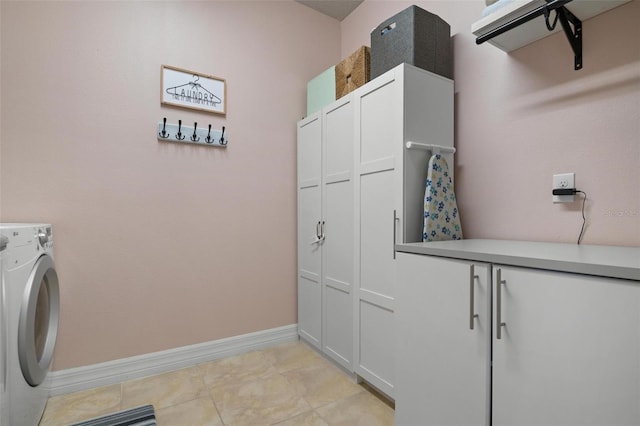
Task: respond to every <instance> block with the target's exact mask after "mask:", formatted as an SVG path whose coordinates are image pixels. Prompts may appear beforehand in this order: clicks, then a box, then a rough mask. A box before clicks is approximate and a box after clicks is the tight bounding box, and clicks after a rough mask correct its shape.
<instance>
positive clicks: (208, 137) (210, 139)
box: [204, 124, 213, 143]
mask: <svg viewBox="0 0 640 426" xmlns="http://www.w3.org/2000/svg"><path fill="white" fill-rule="evenodd" d="M204 141H205V142H206V143H213V138H212V137H211V124H209V133H207V137H206V138H204Z"/></svg>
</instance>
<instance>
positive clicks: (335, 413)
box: [40, 342, 394, 426]
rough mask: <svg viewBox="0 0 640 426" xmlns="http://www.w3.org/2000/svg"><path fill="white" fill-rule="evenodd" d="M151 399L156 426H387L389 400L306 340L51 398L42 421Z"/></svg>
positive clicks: (63, 423) (63, 420) (60, 422)
mask: <svg viewBox="0 0 640 426" xmlns="http://www.w3.org/2000/svg"><path fill="white" fill-rule="evenodd" d="M145 404H153V407H154V409H155V413H156V419H157V422H158V426H205V425H206V426H209V425H211V426H232V425H238V426H245V425H261V426H262V425H265V426H266V425H278V426H301V425H307V426H334V425H345V426H347V425H348V426H356V425H362V426H377V425H380V426H384V425H393V417H394V410H393V408H392V404H391V403H389V402H388V401H386V400H384V399H383V398H380V397H378V396H376V395H375V394H374V393H373V392H371V391H370V390H369V389H367V388H366V387H364V386H362V385H358V384H355V383H354V381H353V378H352V377H350V376H349V375H347V374H346V373H345V372H343V371H342V370H340V369H339V368H337V367H336V366H335V365H333V364H332V363H331V362H329V361H327V360H326V359H324V358H323V357H322V356H320V355H319V354H318V353H317V352H315V351H314V350H313V349H311V348H309V347H308V346H307V345H306V344H304V343H302V342H292V343H286V344H283V345H278V346H274V347H272V348H268V349H264V350H261V351H255V352H248V353H245V354H242V355H237V356H233V357H229V358H223V359H219V360H216V361H212V362H208V363H204V364H199V365H196V366H194V367H190V368H185V369H182V370H177V371H172V372H169V373H165V374H160V375H157V376H152V377H146V378H142V379H137V380H132V381H128V382H124V383H120V384H116V385H111V386H105V387H102V388H96V389H90V390H87V391H82V392H77V393H72V394H68V395H61V396H55V397H52V398H51V399H50V400H49V402H48V404H47V408H46V410H45V413H44V416H43V417H42V421H41V422H40V426H67V425H68V424H70V423H74V422H78V421H82V420H86V419H89V418H93V417H97V416H102V415H105V414H109V413H112V412H115V411H119V410H125V409H128V408H132V407H136V406H139V405H145Z"/></svg>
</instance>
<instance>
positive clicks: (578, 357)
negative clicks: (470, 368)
mask: <svg viewBox="0 0 640 426" xmlns="http://www.w3.org/2000/svg"><path fill="white" fill-rule="evenodd" d="M495 268H496V269H495V271H494V274H493V275H494V277H495V278H494V279H495V281H496V282H495V284H494V285H495V286H496V288H495V290H494V297H496V300H495V302H494V309H495V313H494V315H495V318H496V323H498V315H499V323H504V325H503V326H502V327H500V334H501V335H500V336H499V337H500V339H498V338H497V337H498V336H497V334H498V333H497V330H494V331H495V335H494V340H493V424H494V425H496V426H518V425H536V426H545V425H549V426H557V425H581V426H582V425H593V426H595V425H598V426H602V425H607V426H614V425H627V426H631V425H636V426H637V425H638V424H640V408H639V406H640V404H639V402H640V284H639V283H638V282H637V281H636V282H634V281H626V280H619V279H607V278H600V277H591V276H585V275H577V274H568V273H559V272H549V271H541V270H531V269H523V268H514V267H498V266H496V267H495ZM500 281H501V282H500ZM498 287H499V288H500V292H498ZM498 295H499V296H500V298H499V299H498V298H497V297H498ZM498 308H500V311H499V313H498ZM497 325H499V324H497Z"/></svg>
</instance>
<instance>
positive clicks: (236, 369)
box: [198, 351, 276, 387]
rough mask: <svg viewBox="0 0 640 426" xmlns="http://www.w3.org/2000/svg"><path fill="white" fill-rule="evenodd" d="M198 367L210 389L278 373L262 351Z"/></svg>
mask: <svg viewBox="0 0 640 426" xmlns="http://www.w3.org/2000/svg"><path fill="white" fill-rule="evenodd" d="M198 367H200V369H201V371H202V374H203V379H204V383H205V384H206V385H207V386H208V387H211V386H223V385H227V384H234V383H235V384H238V383H242V382H245V381H253V380H256V379H259V378H261V377H266V376H270V375H272V374H273V373H276V370H275V368H274V367H273V365H272V364H271V361H270V360H269V359H267V357H265V355H264V353H262V351H254V352H248V353H245V354H241V355H236V356H232V357H229V358H223V359H219V360H216V361H211V362H207V363H204V364H200V365H199V366H198Z"/></svg>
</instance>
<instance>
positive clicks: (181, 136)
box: [176, 120, 185, 141]
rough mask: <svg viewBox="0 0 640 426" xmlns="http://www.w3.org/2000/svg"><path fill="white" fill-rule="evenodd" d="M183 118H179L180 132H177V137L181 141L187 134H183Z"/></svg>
mask: <svg viewBox="0 0 640 426" xmlns="http://www.w3.org/2000/svg"><path fill="white" fill-rule="evenodd" d="M181 129H182V120H178V133H176V139H178V140H179V141H182V140H184V138H185V136H184V135H183V134H182V130H181Z"/></svg>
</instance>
